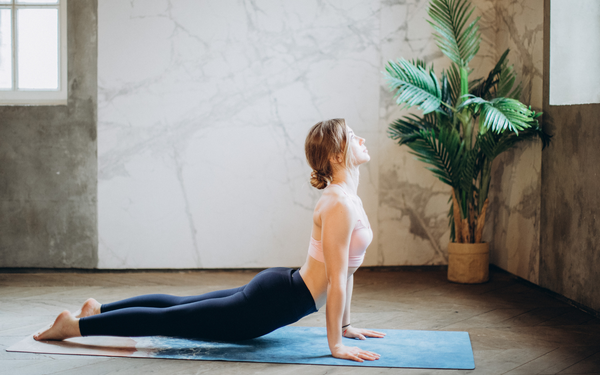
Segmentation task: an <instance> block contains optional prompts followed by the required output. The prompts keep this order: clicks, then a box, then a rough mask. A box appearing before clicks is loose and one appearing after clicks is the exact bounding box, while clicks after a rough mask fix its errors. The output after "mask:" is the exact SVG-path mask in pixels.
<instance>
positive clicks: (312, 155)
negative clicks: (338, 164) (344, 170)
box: [304, 118, 354, 189]
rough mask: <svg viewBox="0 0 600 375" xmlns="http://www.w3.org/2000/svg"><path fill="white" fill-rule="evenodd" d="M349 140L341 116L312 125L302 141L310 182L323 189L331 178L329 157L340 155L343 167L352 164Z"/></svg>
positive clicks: (331, 170) (331, 169) (331, 171)
mask: <svg viewBox="0 0 600 375" xmlns="http://www.w3.org/2000/svg"><path fill="white" fill-rule="evenodd" d="M349 149H350V142H349V138H348V129H347V127H346V121H345V120H344V119H342V118H334V119H331V120H325V121H321V122H318V123H317V124H315V125H313V127H312V128H310V130H309V131H308V135H307V136H306V141H305V142H304V152H305V153H306V160H307V161H308V165H310V167H311V168H312V169H313V171H312V173H311V175H310V176H311V179H310V184H311V185H312V186H314V187H316V188H317V189H324V188H325V187H327V185H328V184H329V183H330V182H331V180H332V179H333V165H332V164H331V161H330V160H329V159H330V158H331V157H337V156H338V155H341V156H342V159H343V160H344V165H343V166H344V167H349V166H352V165H353V164H354V163H353V160H354V159H353V155H352V152H349V151H348V150H349Z"/></svg>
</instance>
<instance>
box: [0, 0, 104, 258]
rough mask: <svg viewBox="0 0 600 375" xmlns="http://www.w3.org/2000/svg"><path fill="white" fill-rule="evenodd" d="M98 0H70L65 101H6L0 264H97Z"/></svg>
mask: <svg viewBox="0 0 600 375" xmlns="http://www.w3.org/2000/svg"><path fill="white" fill-rule="evenodd" d="M96 19H97V2H96V1H95V0H72V1H69V3H68V26H67V27H68V58H69V65H68V83H69V99H68V105H66V106H0V205H1V206H0V212H1V214H0V267H50V268H51V267H57V268H63V267H83V268H93V267H95V266H96V264H97V241H98V240H97V238H98V237H97V229H96V228H97V225H96V223H97V219H96V216H97V208H96V201H97V199H96V196H97V194H96V191H97V183H96V181H97V177H96V171H97V166H96V160H97V159H96V117H97V116H96V108H97V101H96V95H97V78H96V71H97V68H96V63H97V37H96V35H97V32H96Z"/></svg>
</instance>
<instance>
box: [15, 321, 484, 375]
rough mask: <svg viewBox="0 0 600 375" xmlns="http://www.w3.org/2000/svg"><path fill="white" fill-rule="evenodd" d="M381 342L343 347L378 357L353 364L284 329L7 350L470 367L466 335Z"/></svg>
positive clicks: (312, 331)
mask: <svg viewBox="0 0 600 375" xmlns="http://www.w3.org/2000/svg"><path fill="white" fill-rule="evenodd" d="M377 331H381V332H385V333H386V334H387V335H386V336H385V338H381V339H377V338H367V339H366V340H354V339H347V338H344V344H345V345H348V346H358V347H360V348H361V349H366V350H370V351H373V352H375V353H379V354H381V358H380V359H379V360H376V361H364V362H362V363H361V362H355V361H349V360H343V359H337V358H334V357H332V356H331V352H330V351H329V347H328V345H327V332H326V330H325V328H322V327H297V326H288V327H283V328H280V329H278V330H275V331H273V332H271V333H269V334H268V335H265V336H262V337H259V338H256V339H252V340H246V341H238V342H235V343H230V342H227V343H226V342H208V341H197V340H187V339H176V338H171V337H162V336H154V337H130V338H108V337H83V338H77V339H69V340H65V341H45V342H37V341H35V340H33V338H31V337H28V338H26V339H25V340H22V341H21V342H19V343H17V344H15V345H13V346H11V347H10V348H8V349H7V350H8V351H18V352H30V353H31V352H33V353H50V354H73V355H100V356H119V357H138V358H171V359H187V360H206V361H235V362H269V363H293V364H311V365H334V366H362V367H412V368H432V369H433V368H435V369H464V370H471V369H474V368H475V361H474V359H473V349H472V348H471V341H470V339H469V333H468V332H451V331H414V330H395V329H377Z"/></svg>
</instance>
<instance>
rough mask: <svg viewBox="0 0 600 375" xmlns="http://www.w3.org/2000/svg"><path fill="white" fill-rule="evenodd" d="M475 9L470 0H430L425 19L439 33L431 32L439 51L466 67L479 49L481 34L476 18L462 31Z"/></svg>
mask: <svg viewBox="0 0 600 375" xmlns="http://www.w3.org/2000/svg"><path fill="white" fill-rule="evenodd" d="M474 10H475V8H471V4H470V1H469V0H431V2H430V6H429V9H428V10H427V13H428V14H429V17H431V19H432V21H433V22H432V21H429V20H428V21H427V22H428V23H429V24H430V25H431V26H432V27H433V29H434V30H435V31H437V33H438V34H435V35H434V38H435V40H436V43H437V45H438V47H439V48H440V50H442V52H443V53H444V54H445V55H446V56H448V57H449V58H450V60H452V61H453V62H454V63H455V64H457V65H458V66H466V65H467V64H468V63H469V61H471V59H473V57H474V56H475V54H476V53H477V51H479V44H480V42H481V35H480V34H479V33H478V31H479V26H477V21H479V18H481V17H477V18H476V19H475V20H474V21H473V22H471V23H470V24H469V26H467V28H466V29H465V30H464V31H463V28H464V27H465V24H466V23H467V21H468V20H469V18H470V17H471V14H472V13H473V11H474Z"/></svg>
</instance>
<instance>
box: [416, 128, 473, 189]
mask: <svg viewBox="0 0 600 375" xmlns="http://www.w3.org/2000/svg"><path fill="white" fill-rule="evenodd" d="M419 135H420V136H419V137H418V138H416V139H415V140H414V141H413V142H411V143H408V144H407V145H408V147H410V148H411V149H412V152H411V154H413V155H415V156H416V157H417V160H420V161H422V162H424V163H427V164H429V165H430V167H427V169H428V170H430V171H431V172H433V174H434V175H436V176H437V177H438V178H439V179H440V181H442V182H443V183H445V184H448V185H450V186H452V187H459V186H460V179H461V173H462V172H461V161H462V158H463V155H464V142H462V141H461V139H460V135H459V134H458V132H457V131H456V130H454V129H452V128H441V129H440V130H439V133H438V135H436V132H435V130H434V129H421V130H420V131H419Z"/></svg>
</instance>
